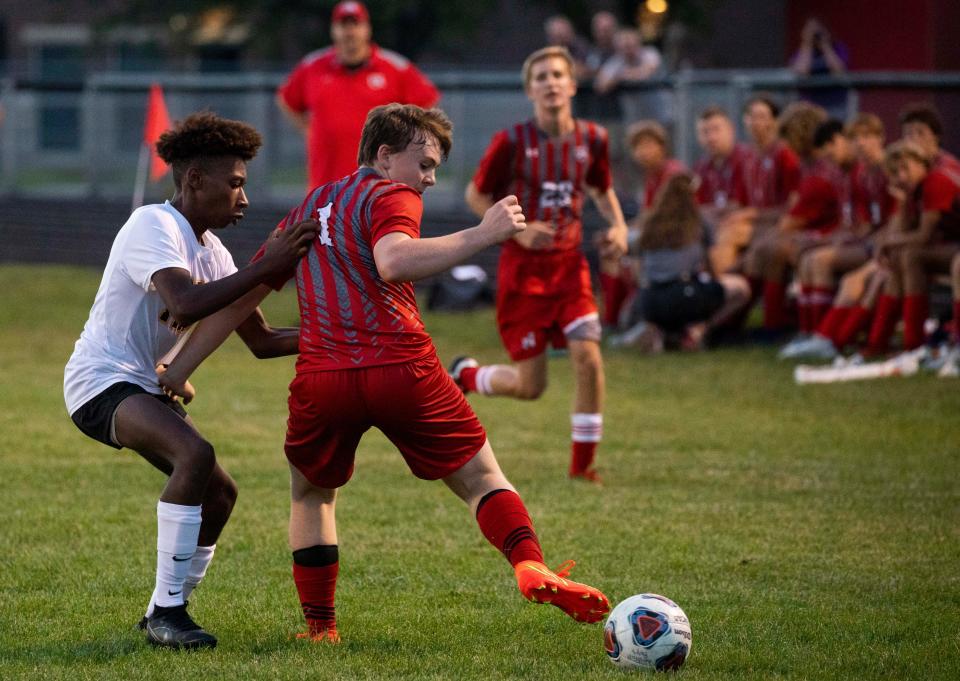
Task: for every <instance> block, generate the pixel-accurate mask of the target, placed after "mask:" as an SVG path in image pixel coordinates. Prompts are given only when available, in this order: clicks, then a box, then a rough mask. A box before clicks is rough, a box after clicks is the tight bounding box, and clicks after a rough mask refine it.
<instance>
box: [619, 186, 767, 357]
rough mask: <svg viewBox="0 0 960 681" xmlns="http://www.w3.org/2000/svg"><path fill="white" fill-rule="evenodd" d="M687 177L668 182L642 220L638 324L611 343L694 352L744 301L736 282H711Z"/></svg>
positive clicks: (732, 278)
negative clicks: (677, 344)
mask: <svg viewBox="0 0 960 681" xmlns="http://www.w3.org/2000/svg"><path fill="white" fill-rule="evenodd" d="M692 184H693V183H692V179H691V177H690V176H689V175H687V174H679V175H674V176H673V177H671V178H670V179H669V180H668V181H667V183H666V185H665V186H664V188H663V189H662V191H660V193H659V194H658V195H657V198H656V201H655V203H654V206H653V209H652V210H651V211H649V212H648V213H647V215H646V216H645V217H644V220H643V227H642V229H641V233H640V240H639V244H638V247H639V248H638V250H639V252H640V257H641V260H642V267H641V272H642V275H641V282H642V283H641V289H640V295H639V313H640V316H641V318H642V321H640V322H638V324H636V325H635V326H634V327H632V328H631V329H630V330H628V331H627V332H625V333H624V334H622V335H621V336H619V337H617V339H616V341H611V342H613V344H615V345H638V344H641V343H642V344H645V345H646V346H647V349H650V350H654V351H657V350H660V349H662V348H663V336H664V335H667V336H670V335H673V336H676V337H679V338H680V339H681V347H684V348H687V349H699V348H700V347H701V346H702V340H703V337H704V334H705V333H706V332H708V331H709V330H710V329H712V328H715V327H717V326H718V325H721V324H723V323H725V322H726V321H727V320H729V319H730V318H731V317H732V316H733V315H735V314H736V313H737V312H738V311H739V310H740V308H742V307H743V306H744V305H745V304H746V303H747V301H748V299H749V296H750V288H749V285H748V283H747V281H746V279H744V278H743V277H742V276H740V275H736V274H721V275H719V276H714V274H713V273H712V272H711V270H710V265H709V262H708V259H707V246H708V244H709V240H710V234H709V230H708V229H707V228H706V225H705V223H704V221H703V218H702V216H701V215H700V211H699V209H698V207H697V201H696V197H695V196H694V192H693V186H692Z"/></svg>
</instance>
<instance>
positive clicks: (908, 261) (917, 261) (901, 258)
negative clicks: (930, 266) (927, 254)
mask: <svg viewBox="0 0 960 681" xmlns="http://www.w3.org/2000/svg"><path fill="white" fill-rule="evenodd" d="M897 255H898V257H897V258H895V259H894V261H895V262H897V263H899V265H900V269H901V270H912V269H917V268H920V269H922V268H923V261H922V260H921V253H920V249H919V248H915V247H913V246H906V247H904V248H902V249H900V252H899V253H898V254H897Z"/></svg>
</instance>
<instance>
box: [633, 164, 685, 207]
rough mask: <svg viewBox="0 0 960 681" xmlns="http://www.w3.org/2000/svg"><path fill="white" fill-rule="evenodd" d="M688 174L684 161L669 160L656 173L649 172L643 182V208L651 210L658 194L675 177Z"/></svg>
mask: <svg viewBox="0 0 960 681" xmlns="http://www.w3.org/2000/svg"><path fill="white" fill-rule="evenodd" d="M685 172H687V167H686V166H685V165H683V161H678V160H677V159H675V158H668V159H667V160H666V161H664V163H663V165H662V166H660V168H659V169H657V170H656V171H652V170H648V171H647V172H646V176H645V178H644V181H643V207H644V208H645V209H646V208H650V207H651V206H653V202H654V201H655V200H656V199H657V192H659V191H660V188H661V187H662V186H663V185H664V184H666V182H667V180H669V179H670V178H671V177H673V176H674V175H679V174H680V173H685Z"/></svg>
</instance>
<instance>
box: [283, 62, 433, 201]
mask: <svg viewBox="0 0 960 681" xmlns="http://www.w3.org/2000/svg"><path fill="white" fill-rule="evenodd" d="M278 94H279V95H280V97H281V98H282V99H283V101H284V103H286V105H287V106H288V107H290V108H291V109H292V110H294V111H297V112H301V113H302V112H305V111H309V112H310V129H309V131H308V132H307V168H308V175H309V186H310V187H316V186H319V185H321V184H323V183H325V182H332V181H334V180H336V179H338V178H341V177H343V176H344V175H349V174H350V173H352V172H353V171H354V170H356V168H357V148H358V147H359V146H360V133H361V131H362V130H363V122H364V121H365V120H366V118H367V112H368V111H370V109H372V108H373V107H375V106H380V105H381V104H389V103H390V102H404V103H408V104H416V105H417V106H421V107H423V108H429V107H431V106H433V105H434V104H436V103H437V100H439V99H440V94H439V92H437V89H436V88H435V87H434V85H433V83H431V82H430V81H429V80H427V77H426V76H424V75H423V74H422V73H421V72H420V71H419V70H417V68H416V67H415V66H414V65H413V64H411V63H410V62H409V61H408V60H407V59H406V58H405V57H402V56H401V55H399V54H397V53H396V52H391V51H390V50H385V49H382V48H380V47H378V46H377V45H371V53H370V58H369V59H368V60H367V61H366V62H364V63H363V64H362V65H361V66H359V67H356V68H348V67H347V66H345V65H343V64H341V63H340V62H339V61H338V60H337V55H336V52H335V51H334V49H333V48H332V47H328V48H325V49H323V50H318V51H316V52H312V53H310V54H308V55H307V56H306V57H304V58H303V60H302V61H301V62H300V63H299V64H298V65H297V67H296V68H295V69H294V70H293V72H292V73H291V74H290V76H289V77H288V78H287V80H286V82H285V83H284V84H283V85H282V86H281V87H280V90H279V93H278ZM331 140H333V142H331Z"/></svg>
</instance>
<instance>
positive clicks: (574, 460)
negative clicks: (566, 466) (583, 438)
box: [570, 442, 597, 475]
mask: <svg viewBox="0 0 960 681" xmlns="http://www.w3.org/2000/svg"><path fill="white" fill-rule="evenodd" d="M596 457H597V443H596V442H571V443H570V475H580V474H581V473H585V472H586V471H587V470H588V469H589V468H590V466H591V465H592V464H593V460H594V459H595V458H596Z"/></svg>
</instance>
